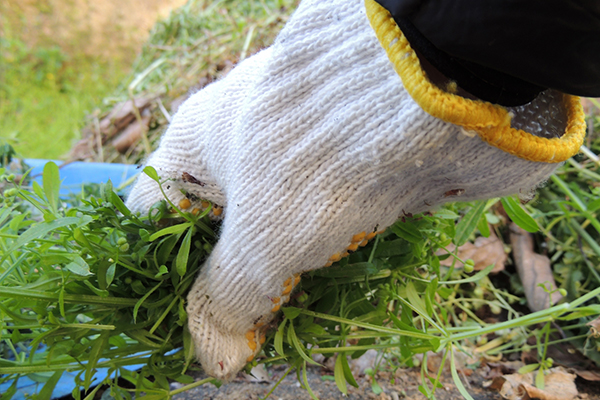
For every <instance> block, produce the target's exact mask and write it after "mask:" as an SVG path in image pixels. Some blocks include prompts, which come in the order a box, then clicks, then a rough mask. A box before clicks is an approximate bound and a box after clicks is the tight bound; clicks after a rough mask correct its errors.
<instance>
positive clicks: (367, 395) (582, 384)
mask: <svg viewBox="0 0 600 400" xmlns="http://www.w3.org/2000/svg"><path fill="white" fill-rule="evenodd" d="M286 370H287V367H285V366H276V367H271V368H270V369H269V371H268V373H269V380H268V381H260V382H250V381H249V378H248V377H247V376H246V377H243V376H242V375H241V374H240V376H239V377H238V378H237V379H235V380H234V381H233V382H230V383H228V384H225V385H223V386H221V387H220V388H217V387H216V386H214V385H203V386H201V387H198V388H195V389H192V390H189V391H187V392H184V393H181V394H178V395H175V396H173V400H230V399H235V400H259V399H265V396H266V395H267V394H268V393H269V391H270V390H271V389H272V388H273V387H274V386H275V385H276V383H277V381H278V380H279V379H280V378H281V376H282V375H283V374H285V372H286ZM486 374H487V372H485V371H484V370H483V369H481V368H480V369H477V370H475V371H473V373H472V374H470V375H469V376H468V377H467V376H463V377H462V378H463V383H464V384H465V386H466V387H467V390H468V392H469V394H470V395H471V396H472V397H473V399H474V400H501V399H502V397H501V396H500V394H499V393H498V392H496V391H493V390H491V389H486V388H485V387H484V382H486V381H487V380H488V379H487V376H486ZM204 378H206V376H201V375H199V376H198V377H197V379H198V380H200V379H204ZM307 378H308V382H309V385H310V387H311V389H312V391H313V392H314V394H315V395H316V396H317V397H318V398H319V399H320V400H338V399H340V400H341V399H350V400H359V399H373V400H399V399H402V400H424V399H426V397H425V396H424V395H423V394H421V393H420V392H419V389H418V388H419V385H420V384H421V375H420V370H419V369H416V368H406V369H398V370H397V371H396V373H395V374H392V373H390V372H381V373H379V374H377V375H376V380H377V383H378V384H379V386H380V387H381V389H383V392H382V393H379V394H376V393H374V392H373V390H372V388H371V382H372V378H371V377H370V376H365V375H362V376H358V377H356V378H357V379H356V380H357V383H358V384H359V387H358V388H354V387H352V386H348V395H347V396H346V395H344V394H342V393H341V392H340V391H339V389H338V388H337V386H336V384H335V381H334V379H333V373H332V372H331V371H329V370H327V369H324V368H321V367H312V366H311V367H309V368H308V369H307ZM441 382H442V384H443V386H444V387H443V388H440V389H438V390H436V392H435V398H436V399H437V400H457V399H463V397H462V396H461V395H460V393H459V391H458V389H457V388H456V386H455V385H454V383H453V381H452V378H451V376H450V374H449V373H448V374H444V375H443V376H442V380H441ZM576 384H577V389H578V391H579V395H578V396H577V397H576V400H584V399H585V400H600V382H589V381H585V380H583V379H581V378H577V380H576ZM175 385H176V384H175ZM176 387H177V386H174V387H173V389H175V388H176ZM310 398H311V397H310V395H309V394H308V392H307V391H306V390H305V389H304V388H303V387H302V385H301V384H300V383H299V382H298V379H297V377H296V373H295V371H292V372H291V373H289V374H288V375H287V376H286V377H285V378H284V380H283V381H282V382H281V384H280V385H279V386H278V387H277V388H276V389H275V390H274V391H273V393H272V394H271V395H270V396H269V397H268V399H272V400H305V399H306V400H309V399H310Z"/></svg>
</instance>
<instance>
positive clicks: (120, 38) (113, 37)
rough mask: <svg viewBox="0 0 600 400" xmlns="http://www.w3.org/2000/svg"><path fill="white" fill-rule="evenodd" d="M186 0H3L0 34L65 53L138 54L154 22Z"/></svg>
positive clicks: (112, 55)
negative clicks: (55, 47) (53, 47)
mask: <svg viewBox="0 0 600 400" xmlns="http://www.w3.org/2000/svg"><path fill="white" fill-rule="evenodd" d="M185 3H186V0H102V1H91V0H2V1H0V35H8V36H9V37H18V38H20V39H21V40H23V41H24V42H25V43H27V44H28V45H29V46H31V47H33V48H35V47H38V46H51V45H57V46H59V47H61V49H62V50H63V51H65V52H67V53H69V54H86V55H90V56H98V57H100V58H103V59H104V58H107V57H119V58H121V57H129V58H134V57H136V55H137V53H138V52H139V50H140V48H141V45H142V43H143V42H145V41H146V40H147V38H148V32H150V29H151V28H152V26H154V23H155V22H156V21H157V20H158V19H160V18H164V17H166V16H167V15H169V12H170V11H171V10H173V9H175V8H177V7H180V6H182V5H183V4H185Z"/></svg>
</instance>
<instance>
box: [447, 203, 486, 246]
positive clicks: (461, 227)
mask: <svg viewBox="0 0 600 400" xmlns="http://www.w3.org/2000/svg"><path fill="white" fill-rule="evenodd" d="M486 204H487V203H486V202H485V201H478V202H477V203H476V204H475V206H473V208H471V209H470V210H469V212H468V213H466V214H465V216H464V217H463V218H462V219H461V220H460V222H459V223H458V224H457V225H456V235H455V236H454V244H456V245H457V246H462V245H463V244H465V242H466V241H467V240H468V239H469V236H471V234H472V233H473V232H474V231H475V229H476V228H477V224H478V223H479V220H480V219H481V217H482V215H483V213H484V212H485V205H486Z"/></svg>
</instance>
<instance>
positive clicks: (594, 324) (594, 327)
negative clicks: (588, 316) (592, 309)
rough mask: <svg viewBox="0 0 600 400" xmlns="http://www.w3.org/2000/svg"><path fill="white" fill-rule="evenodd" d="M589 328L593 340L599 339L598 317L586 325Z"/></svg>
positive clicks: (599, 324)
mask: <svg viewBox="0 0 600 400" xmlns="http://www.w3.org/2000/svg"><path fill="white" fill-rule="evenodd" d="M586 325H587V326H589V327H590V335H592V337H594V338H598V337H600V317H598V318H596V319H595V320H593V321H590V322H588V323H587V324H586Z"/></svg>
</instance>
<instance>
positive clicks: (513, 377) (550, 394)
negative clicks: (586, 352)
mask: <svg viewBox="0 0 600 400" xmlns="http://www.w3.org/2000/svg"><path fill="white" fill-rule="evenodd" d="M548 372H549V373H548V374H546V379H545V387H544V389H543V390H540V389H538V388H537V387H535V385H534V384H533V382H534V380H535V375H536V374H537V372H530V373H528V374H525V375H521V374H510V375H504V376H501V377H497V378H494V380H493V381H492V382H490V383H488V385H487V386H488V387H489V388H490V389H494V390H498V391H499V392H500V395H501V396H502V397H503V398H505V399H508V400H528V399H540V400H573V399H574V398H575V397H576V396H577V394H578V392H577V387H576V386H575V375H574V374H570V373H568V372H566V371H565V370H564V369H563V368H561V367H557V368H552V369H550V370H549V371H548Z"/></svg>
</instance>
